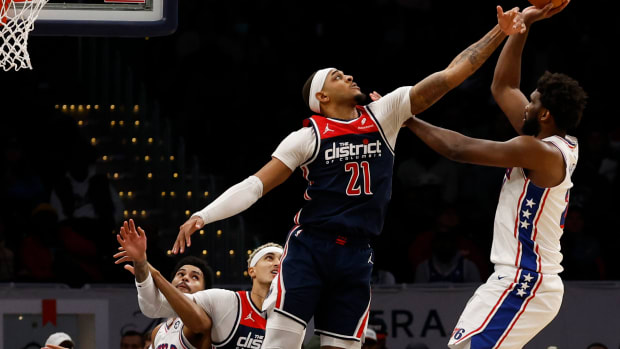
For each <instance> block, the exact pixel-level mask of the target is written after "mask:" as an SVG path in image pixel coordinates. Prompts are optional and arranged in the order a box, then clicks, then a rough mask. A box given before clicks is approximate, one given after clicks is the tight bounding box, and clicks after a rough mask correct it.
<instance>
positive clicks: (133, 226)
mask: <svg viewBox="0 0 620 349" xmlns="http://www.w3.org/2000/svg"><path fill="white" fill-rule="evenodd" d="M129 231H130V232H131V233H135V234H137V232H136V223H135V222H134V221H133V219H130V220H129Z"/></svg>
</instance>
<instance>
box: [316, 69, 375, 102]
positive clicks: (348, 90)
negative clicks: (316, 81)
mask: <svg viewBox="0 0 620 349" xmlns="http://www.w3.org/2000/svg"><path fill="white" fill-rule="evenodd" d="M323 92H325V94H327V96H328V97H330V99H331V100H332V101H334V102H336V103H356V104H358V100H359V99H360V97H362V96H365V95H364V94H363V93H362V91H361V90H360V88H359V87H358V86H357V84H356V83H355V82H353V76H351V75H345V74H344V73H343V72H342V71H341V70H332V71H330V72H329V74H327V78H326V79H325V84H324V85H323Z"/></svg>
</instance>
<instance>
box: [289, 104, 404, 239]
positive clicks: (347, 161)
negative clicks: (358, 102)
mask: <svg viewBox="0 0 620 349" xmlns="http://www.w3.org/2000/svg"><path fill="white" fill-rule="evenodd" d="M357 110H358V111H359V112H360V114H361V115H360V116H359V117H358V118H357V119H354V120H349V121H345V120H338V119H332V118H326V117H323V116H319V115H313V116H312V117H310V118H309V119H307V121H306V123H305V125H306V126H310V127H313V128H314V131H315V134H316V146H315V152H314V154H313V156H312V158H311V159H310V160H308V162H306V163H305V164H303V165H302V166H301V169H302V172H303V176H304V178H305V179H306V180H307V181H308V188H307V189H306V191H305V193H304V198H305V199H306V200H307V204H306V205H305V206H304V207H303V208H302V209H301V210H300V211H299V212H298V213H297V215H296V216H295V224H299V225H301V226H302V227H303V229H304V230H309V231H320V232H326V233H333V234H336V235H343V236H362V237H369V236H372V235H379V234H380V232H381V229H382V228H383V221H384V219H385V212H386V210H387V204H388V202H389V200H390V197H391V194H392V171H393V165H394V154H393V151H392V149H391V148H390V146H389V144H388V142H387V140H386V138H385V136H384V134H383V130H382V129H381V125H379V123H378V122H377V120H376V118H375V117H374V116H373V115H372V111H371V110H369V109H368V107H360V106H358V107H357Z"/></svg>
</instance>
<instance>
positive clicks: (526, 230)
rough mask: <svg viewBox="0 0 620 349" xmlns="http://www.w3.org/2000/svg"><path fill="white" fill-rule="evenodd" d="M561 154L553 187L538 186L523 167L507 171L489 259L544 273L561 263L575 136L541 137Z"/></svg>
mask: <svg viewBox="0 0 620 349" xmlns="http://www.w3.org/2000/svg"><path fill="white" fill-rule="evenodd" d="M543 141H544V142H548V143H551V144H553V145H555V146H556V147H557V148H558V149H560V151H561V152H562V155H563V156H564V164H565V166H566V175H565V177H564V180H563V181H562V182H561V183H560V184H559V185H557V186H555V187H552V188H540V187H538V186H536V185H535V184H534V183H532V182H531V180H530V179H529V178H527V177H526V176H525V173H524V171H523V169H522V168H518V167H515V168H512V169H508V170H507V171H506V175H505V177H504V185H503V186H502V190H501V193H500V197H499V203H498V205H497V212H496V213H495V226H494V233H493V247H492V249H491V261H492V262H493V263H495V264H496V265H508V266H514V267H516V268H521V269H526V270H531V271H534V272H537V273H543V274H557V273H560V272H561V271H562V270H563V268H562V266H561V265H560V262H561V261H562V254H561V253H560V237H561V236H562V232H563V229H564V219H565V217H566V211H567V209H568V200H569V192H570V189H571V188H572V186H573V183H572V181H571V175H572V173H573V171H574V170H575V166H576V165H577V158H578V144H577V139H576V138H573V137H570V136H567V137H566V138H562V137H559V136H552V137H547V138H545V139H543Z"/></svg>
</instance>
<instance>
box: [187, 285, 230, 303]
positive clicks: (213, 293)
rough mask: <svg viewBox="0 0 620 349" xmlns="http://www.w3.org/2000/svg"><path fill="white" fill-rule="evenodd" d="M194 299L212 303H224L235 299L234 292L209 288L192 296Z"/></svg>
mask: <svg viewBox="0 0 620 349" xmlns="http://www.w3.org/2000/svg"><path fill="white" fill-rule="evenodd" d="M193 296H194V298H195V299H211V300H213V301H216V302H219V301H226V300H230V299H234V298H236V297H237V296H236V292H235V291H231V290H226V289H223V288H210V289H208V290H202V291H198V292H196V293H194V294H193Z"/></svg>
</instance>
